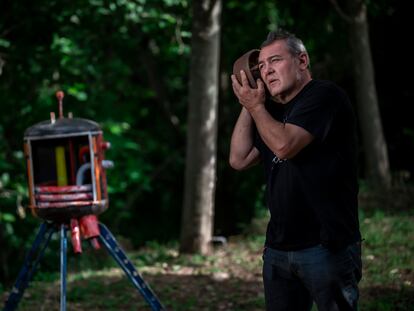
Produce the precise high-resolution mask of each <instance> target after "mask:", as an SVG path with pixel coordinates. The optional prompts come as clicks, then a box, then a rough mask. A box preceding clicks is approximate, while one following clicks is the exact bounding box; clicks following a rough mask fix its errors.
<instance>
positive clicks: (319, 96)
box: [285, 87, 343, 141]
mask: <svg viewBox="0 0 414 311" xmlns="http://www.w3.org/2000/svg"><path fill="white" fill-rule="evenodd" d="M342 100H343V99H342V98H341V95H340V93H339V92H338V91H337V90H335V89H331V88H326V87H324V88H321V89H318V90H317V92H313V94H308V95H307V96H306V97H304V98H303V99H302V100H301V101H300V102H298V103H297V105H295V106H294V107H293V109H292V111H291V112H290V113H289V114H288V116H287V118H286V121H285V122H286V123H291V124H295V125H297V126H300V127H302V128H303V129H305V130H307V131H308V132H309V133H311V134H312V135H313V136H314V137H315V138H316V139H318V140H320V141H323V140H324V139H325V138H326V136H327V135H328V133H329V130H330V129H331V126H332V122H333V119H334V117H335V114H336V111H337V110H338V107H339V105H340V103H341V101H342Z"/></svg>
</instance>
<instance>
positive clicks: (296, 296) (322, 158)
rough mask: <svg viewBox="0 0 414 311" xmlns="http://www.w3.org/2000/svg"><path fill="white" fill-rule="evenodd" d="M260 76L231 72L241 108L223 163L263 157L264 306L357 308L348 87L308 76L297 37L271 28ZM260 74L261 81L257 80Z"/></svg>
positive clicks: (330, 310)
mask: <svg viewBox="0 0 414 311" xmlns="http://www.w3.org/2000/svg"><path fill="white" fill-rule="evenodd" d="M258 67H259V70H260V76H261V78H262V79H258V80H257V88H251V87H250V86H249V83H248V80H247V77H246V74H245V72H243V71H241V72H240V77H241V81H238V80H237V78H236V76H235V75H232V77H231V79H232V85H233V91H234V93H235V95H236V96H237V98H238V100H239V102H240V104H241V105H242V110H241V113H240V116H239V118H238V120H237V122H236V125H235V127H234V130H233V135H232V138H231V146H230V159H229V161H230V165H231V166H232V167H233V168H235V169H237V170H243V169H246V168H248V167H250V166H252V165H253V164H256V163H257V162H259V161H261V162H262V163H263V166H264V169H265V177H266V186H267V188H266V192H267V193H266V198H267V206H268V208H269V210H270V220H269V223H268V227H267V232H266V242H265V249H264V253H263V260H264V262H263V282H264V289H265V300H266V309H267V310H289V311H290V310H298V311H302V310H310V309H311V307H312V304H313V302H315V303H316V305H317V307H318V310H319V311H325V310H326V311H334V310H357V301H358V296H359V294H358V282H359V280H360V278H361V249H360V241H361V235H360V231H359V223H358V206H357V205H358V203H357V195H358V184H357V150H356V148H357V141H356V121H355V116H354V113H353V110H352V106H351V104H350V102H349V99H348V97H347V95H346V94H345V93H344V92H343V91H342V90H341V89H340V88H339V87H337V86H336V85H335V84H334V83H332V82H329V81H322V80H313V79H312V76H311V72H310V70H309V56H308V53H307V52H306V49H305V47H304V45H303V43H302V41H301V40H300V39H298V38H297V37H295V36H294V35H293V34H290V33H288V32H285V31H277V32H271V33H269V35H268V38H267V40H266V41H265V42H264V43H263V44H262V46H261V50H260V54H259V60H258ZM262 80H263V81H262Z"/></svg>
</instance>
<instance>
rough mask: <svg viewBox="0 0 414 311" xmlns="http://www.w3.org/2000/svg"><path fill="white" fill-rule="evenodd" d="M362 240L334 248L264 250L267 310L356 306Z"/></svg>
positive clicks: (330, 310)
mask: <svg viewBox="0 0 414 311" xmlns="http://www.w3.org/2000/svg"><path fill="white" fill-rule="evenodd" d="M361 271H362V263H361V244H360V243H359V242H358V243H355V244H352V245H350V246H348V247H347V248H345V249H343V250H340V251H337V252H331V251H329V250H328V249H326V248H325V247H323V246H322V245H318V246H315V247H311V248H307V249H303V250H299V251H279V250H274V249H271V248H266V249H265V250H264V252H263V283H264V289H265V300H266V310H267V311H282V310H286V311H287V310H288V311H308V310H311V308H312V303H313V301H314V302H315V303H316V305H317V307H318V310H319V311H338V310H339V311H343V310H357V308H358V307H357V302H358V297H359V291H358V282H359V280H360V279H361V275H362V274H361Z"/></svg>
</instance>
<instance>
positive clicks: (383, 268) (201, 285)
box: [3, 209, 414, 311]
mask: <svg viewBox="0 0 414 311" xmlns="http://www.w3.org/2000/svg"><path fill="white" fill-rule="evenodd" d="M360 221H361V231H362V234H363V237H364V238H365V241H364V243H363V269H364V271H363V279H362V281H361V284H360V290H361V299H360V310H362V311H374V310H375V311H382V310H384V311H385V310H387V311H389V310H392V311H408V310H413V308H412V306H413V305H414V271H413V269H414V261H413V260H414V229H413V223H414V215H413V213H411V212H410V211H401V210H400V211H398V212H397V211H394V212H391V211H389V210H378V209H377V210H375V209H368V210H365V209H362V210H361V219H360ZM266 224H267V215H264V216H263V217H260V218H258V219H255V220H254V222H253V224H252V226H251V227H249V228H247V229H246V231H245V234H243V235H240V236H234V237H229V239H228V243H227V244H226V245H225V246H219V247H217V248H215V250H214V251H213V252H212V254H210V255H208V256H201V255H179V254H178V243H176V242H175V243H171V244H168V245H162V244H158V243H155V242H151V243H148V244H147V245H146V246H145V247H144V248H141V249H140V250H138V251H132V250H129V251H127V254H128V256H129V258H130V259H131V261H132V262H133V263H134V265H135V266H136V267H137V269H138V272H139V273H140V274H141V275H142V276H143V279H144V280H145V281H146V282H147V283H148V284H149V285H150V286H151V288H152V289H153V291H154V292H155V294H156V295H157V296H158V297H159V299H160V301H161V302H162V303H163V304H164V305H165V306H166V307H167V309H169V310H178V311H181V310H182V311H184V310H185V311H192V310H197V311H199V310H212V311H217V310H226V311H231V310H237V311H243V310H245V311H259V310H260V311H262V310H264V308H265V306H264V296H263V285H262V279H261V269H262V259H261V253H262V247H263V243H264V231H265V228H266ZM103 252H105V251H103ZM82 256H98V257H97V258H98V260H99V262H98V263H96V262H94V261H93V260H92V259H88V258H85V259H83V257H82ZM106 256H108V257H106ZM77 260H84V261H82V262H77ZM103 264H105V265H104V267H101V266H100V265H103ZM67 280H68V290H67V310H68V311H70V310H76V311H82V310H109V311H111V310H137V309H139V310H144V311H145V310H150V308H149V306H148V304H147V303H146V302H145V300H144V299H143V297H142V296H141V295H140V294H139V292H138V291H137V290H136V289H135V288H134V287H133V285H132V283H131V282H130V281H129V280H128V279H127V278H126V276H125V275H124V273H123V271H122V270H121V269H120V268H119V267H118V266H117V265H116V263H115V262H114V261H113V260H112V258H111V257H109V255H104V254H100V255H96V254H92V253H85V254H82V255H81V256H79V257H73V258H72V259H70V260H69V261H68V279H67ZM3 296H5V295H3ZM59 299H60V292H59V275H58V271H57V272H56V273H49V274H47V273H41V272H40V275H39V276H37V278H36V281H34V282H32V283H31V286H30V287H29V288H28V289H27V290H26V293H25V296H24V298H23V299H22V302H21V305H20V306H19V309H18V310H19V311H26V310H58V309H59ZM312 310H313V311H316V307H315V306H314V308H313V309H312Z"/></svg>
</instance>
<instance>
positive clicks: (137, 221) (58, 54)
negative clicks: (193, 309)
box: [0, 0, 413, 303]
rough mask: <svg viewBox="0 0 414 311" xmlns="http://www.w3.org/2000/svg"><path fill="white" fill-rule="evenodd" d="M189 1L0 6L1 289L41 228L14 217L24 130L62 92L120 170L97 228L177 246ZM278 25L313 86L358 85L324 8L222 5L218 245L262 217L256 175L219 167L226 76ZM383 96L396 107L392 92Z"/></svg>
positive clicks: (385, 7) (140, 241)
mask: <svg viewBox="0 0 414 311" xmlns="http://www.w3.org/2000/svg"><path fill="white" fill-rule="evenodd" d="M190 3H191V2H189V1H187V0H151V1H147V0H111V1H109V0H88V1H80V0H74V1H56V0H48V1H46V0H37V1H26V2H25V3H24V5H23V4H22V3H21V2H19V1H3V2H2V9H1V11H0V107H1V110H2V113H1V114H0V242H1V245H2V253H3V254H4V256H3V257H1V256H0V288H1V286H2V283H3V282H5V281H7V282H9V283H10V282H11V281H12V280H13V279H14V277H15V276H16V274H17V270H18V268H19V267H20V265H21V263H22V262H21V261H19V262H18V261H16V262H10V260H6V259H1V258H19V259H22V258H23V257H24V254H25V252H26V250H27V249H28V247H29V246H30V245H31V243H32V241H33V238H34V235H35V233H36V228H37V227H38V226H39V225H40V220H39V219H35V218H33V217H31V215H30V214H29V213H28V212H27V211H26V210H25V209H24V208H23V207H24V206H27V199H28V198H27V183H26V177H25V174H26V171H25V170H26V168H25V159H24V155H23V152H22V139H23V136H24V131H25V129H26V128H28V127H29V126H31V125H33V124H35V123H37V122H40V121H42V120H45V119H48V116H49V113H50V111H56V110H57V101H56V99H55V92H56V91H57V90H63V91H64V92H65V98H64V111H65V114H67V113H68V112H69V111H71V112H73V114H74V116H75V117H79V118H87V119H92V120H95V121H97V122H98V123H99V124H100V125H101V127H102V129H103V132H104V136H105V139H106V140H107V141H109V142H110V143H111V145H112V148H111V149H109V150H108V151H107V154H106V157H107V158H108V159H110V160H113V161H114V163H115V167H114V168H113V169H111V170H108V171H107V178H108V187H109V198H110V208H109V209H108V210H107V211H106V212H105V213H104V214H102V216H100V219H101V220H102V221H103V222H104V223H106V224H107V225H108V227H109V228H111V230H112V231H113V232H115V233H117V234H119V235H120V236H123V237H125V238H127V239H130V240H131V243H132V246H133V247H137V246H142V245H145V244H146V243H147V242H148V241H153V240H156V241H157V243H165V242H167V241H171V240H176V239H177V238H178V235H179V228H180V218H181V204H182V193H183V189H182V187H183V186H182V185H183V174H184V162H185V161H184V157H185V141H184V140H185V137H186V129H187V125H186V118H187V94H188V86H189V81H188V70H189V56H190V40H191V23H192V17H191V10H190ZM399 7H401V4H400V3H397V4H393V3H391V2H390V1H388V0H387V1H385V0H384V1H381V2H375V3H374V2H372V3H370V6H369V8H372V11H370V12H371V13H372V14H371V16H377V17H383V16H391V15H392V12H394V11H395V9H396V8H399ZM390 12H391V13H390ZM246 21H247V22H246ZM380 21H382V20H380ZM277 27H285V28H288V29H290V30H293V31H295V32H296V33H298V34H299V35H300V36H301V37H302V38H303V39H304V41H305V44H306V45H307V47H308V50H309V52H310V54H311V63H312V70H313V72H314V74H315V77H317V78H333V79H334V80H336V81H338V82H339V83H340V84H342V85H344V86H345V88H347V89H351V87H349V85H350V84H352V82H353V81H352V79H351V78H350V77H351V76H350V72H349V64H350V55H349V53H348V51H349V49H348V48H347V34H346V31H345V30H346V28H345V27H346V25H345V24H344V23H343V22H342V21H341V20H340V19H339V18H338V15H337V14H336V13H335V12H334V11H333V10H332V7H331V6H330V5H329V4H328V2H326V1H322V0H315V1H293V2H283V1H270V0H265V1H253V0H248V1H233V0H231V1H230V0H229V1H223V12H222V33H221V38H222V40H221V41H222V42H221V43H222V46H221V68H220V73H221V79H222V80H221V83H220V85H221V89H220V105H219V140H218V161H217V168H218V171H217V191H216V210H215V215H216V219H215V234H218V235H225V236H228V235H233V234H235V233H237V232H240V231H241V230H243V229H245V228H246V224H248V223H249V222H250V220H251V219H252V217H253V216H255V215H262V214H265V213H266V212H265V208H264V205H263V199H264V196H263V194H264V190H263V176H262V172H261V171H260V168H256V169H252V170H250V171H248V172H240V173H238V172H234V171H233V170H231V169H230V168H229V165H228V164H227V161H228V160H227V159H228V151H229V141H230V136H231V131H232V127H233V125H234V123H235V121H236V118H237V115H238V113H239V111H240V105H239V104H238V103H237V100H236V99H235V97H234V95H233V94H232V91H231V85H230V82H229V80H230V78H229V76H230V74H231V71H232V65H233V62H234V61H235V59H237V58H238V57H239V56H240V55H241V54H242V53H244V52H246V51H247V50H249V49H252V48H257V47H259V45H260V44H261V42H262V41H263V39H264V38H265V37H266V34H267V32H268V31H269V30H273V29H275V28H277ZM401 28H403V27H401ZM375 31H376V30H375V29H374V28H372V32H373V33H375ZM377 33H380V34H381V46H382V44H383V43H382V42H383V36H382V31H377ZM381 51H382V50H381ZM381 53H383V55H389V54H390V53H385V52H384V51H382V52H381ZM381 55H382V54H381ZM386 61H387V63H389V61H388V59H387V60H386ZM395 67H398V66H395ZM407 72H409V70H407ZM384 76H387V77H389V76H397V75H384ZM395 80H396V81H397V80H398V79H395ZM401 80H402V81H405V80H406V81H409V79H401ZM388 82H389V79H388V78H387V83H388ZM383 89H387V90H388V89H389V88H388V87H386V88H385V87H384V88H383ZM398 90H401V88H400V87H398ZM407 90H408V89H407ZM390 92H391V94H392V96H391V102H392V103H394V100H395V97H394V96H396V95H395V94H396V93H398V92H395V90H391V91H390ZM400 93H404V91H401V92H400ZM406 93H409V92H408V91H406ZM384 101H385V100H384ZM401 102H403V101H401ZM404 102H409V101H408V100H405V101H404ZM401 114H404V113H401ZM406 115H407V116H408V115H409V114H406ZM395 119H398V120H400V118H395ZM408 121H409V122H411V120H408ZM409 122H407V123H406V125H405V126H404V128H405V132H404V133H405V134H404V136H405V137H407V138H408V139H409V140H410V143H409V145H410V146H413V142H412V139H411V138H412V126H411V123H409ZM389 127H390V128H391V126H389ZM404 150H405V149H404ZM411 162H412V161H411V160H410V163H411ZM57 248H58V246H57V245H51V250H48V253H47V254H46V256H48V258H50V260H48V262H45V263H44V264H43V265H42V266H41V271H42V272H43V271H44V272H45V273H46V274H47V273H51V274H53V271H55V270H56V266H55V265H52V264H51V263H53V262H55V259H56V256H57V254H56V249H57ZM146 256H147V257H148V258H146ZM163 256H165V258H164V257H162V258H163V259H162V260H164V259H165V261H167V260H169V259H168V258H169V257H168V256H170V255H169V254H164V255H163ZM158 259H160V258H158V257H155V258H153V257H151V256H149V255H145V256H143V257H142V258H141V259H140V260H141V262H142V264H147V263H148V262H149V261H150V260H158ZM199 259H200V258H199ZM200 260H204V258H201V259H200ZM205 260H207V259H205ZM81 268H82V265H80V267H79V269H81ZM189 303H191V301H190V302H189Z"/></svg>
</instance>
